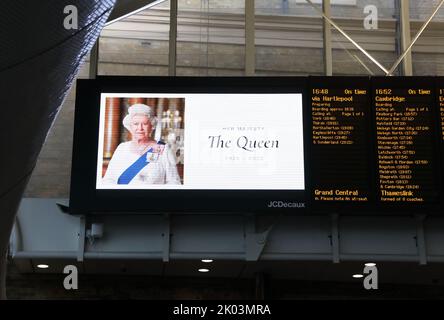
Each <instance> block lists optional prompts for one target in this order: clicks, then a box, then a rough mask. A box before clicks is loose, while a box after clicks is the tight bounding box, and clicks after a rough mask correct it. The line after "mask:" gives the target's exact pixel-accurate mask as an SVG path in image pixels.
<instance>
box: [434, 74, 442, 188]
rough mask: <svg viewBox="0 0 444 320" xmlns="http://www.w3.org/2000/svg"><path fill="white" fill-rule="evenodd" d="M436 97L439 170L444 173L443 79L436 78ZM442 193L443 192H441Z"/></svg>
mask: <svg viewBox="0 0 444 320" xmlns="http://www.w3.org/2000/svg"><path fill="white" fill-rule="evenodd" d="M436 97H437V106H438V120H439V128H440V130H439V140H440V142H441V157H440V161H441V164H442V166H441V168H442V170H443V171H444V78H438V79H437V82H436ZM442 183H443V185H444V172H443V176H442ZM443 193H444V192H443Z"/></svg>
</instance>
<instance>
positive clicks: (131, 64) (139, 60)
mask: <svg viewBox="0 0 444 320" xmlns="http://www.w3.org/2000/svg"><path fill="white" fill-rule="evenodd" d="M169 6H170V3H169V1H165V2H162V3H160V4H158V5H156V6H154V7H151V8H148V9H146V10H143V11H141V12H139V13H136V14H133V15H131V16H129V17H126V18H124V19H122V20H120V21H117V22H115V23H113V24H110V25H109V26H107V27H105V28H104V29H103V31H102V33H101V36H100V43H99V47H100V49H99V71H98V73H99V75H134V76H139V75H140V76H143V75H163V76H164V75H168V39H169V22H170V18H169V15H170V11H169Z"/></svg>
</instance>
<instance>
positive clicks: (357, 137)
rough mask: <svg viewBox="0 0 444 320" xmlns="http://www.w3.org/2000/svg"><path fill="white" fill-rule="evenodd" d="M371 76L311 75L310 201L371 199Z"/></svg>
mask: <svg viewBox="0 0 444 320" xmlns="http://www.w3.org/2000/svg"><path fill="white" fill-rule="evenodd" d="M368 80H369V79H368V78H353V79H350V78H342V79H338V78H330V79H329V78H325V77H323V78H316V77H313V78H311V79H310V97H309V100H310V101H309V107H310V110H309V113H310V114H311V126H312V127H311V131H312V135H311V146H310V147H311V155H312V159H313V161H312V162H311V168H310V170H311V176H312V199H314V201H315V202H318V203H322V202H324V203H331V202H337V203H340V202H344V203H350V202H356V203H357V202H368V201H369V198H370V189H371V186H370V182H371V173H370V170H369V165H370V161H372V160H371V159H372V152H371V149H370V148H369V131H370V128H369V115H370V105H369V102H370V92H369V81H368Z"/></svg>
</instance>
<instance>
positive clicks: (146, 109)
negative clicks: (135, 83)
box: [123, 103, 157, 132]
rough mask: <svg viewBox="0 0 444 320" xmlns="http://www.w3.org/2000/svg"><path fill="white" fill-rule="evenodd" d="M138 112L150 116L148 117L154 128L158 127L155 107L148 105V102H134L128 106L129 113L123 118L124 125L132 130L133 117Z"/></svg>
mask: <svg viewBox="0 0 444 320" xmlns="http://www.w3.org/2000/svg"><path fill="white" fill-rule="evenodd" d="M136 114H143V115H145V116H147V117H148V119H149V120H150V122H151V126H152V129H153V130H154V129H155V128H156V124H157V118H156V117H155V116H154V114H153V109H152V108H151V107H150V106H147V105H146V104H141V103H137V104H133V105H132V106H130V107H129V108H128V114H127V115H126V116H125V118H123V126H124V127H125V128H126V129H127V130H128V131H130V132H131V126H130V125H131V119H132V118H133V117H134V116H135V115H136Z"/></svg>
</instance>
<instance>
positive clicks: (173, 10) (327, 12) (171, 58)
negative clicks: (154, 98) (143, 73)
mask: <svg viewBox="0 0 444 320" xmlns="http://www.w3.org/2000/svg"><path fill="white" fill-rule="evenodd" d="M163 1H165V0H158V1H154V2H152V3H150V4H149V5H147V6H145V7H144V8H142V9H147V8H150V7H153V6H155V5H156V4H159V3H161V2H163ZM305 1H306V2H307V3H308V4H309V5H310V6H311V7H312V8H313V9H314V10H316V11H317V12H318V13H319V14H320V16H321V17H322V18H323V20H324V22H323V62H324V72H325V75H327V76H331V75H333V58H332V27H333V28H335V29H336V30H337V31H338V32H339V33H341V34H342V35H343V36H344V37H345V38H346V39H347V40H348V41H349V42H350V43H352V44H353V45H354V46H355V47H356V48H357V49H358V50H359V51H361V52H362V53H363V54H364V55H365V56H367V57H368V58H369V60H370V61H372V62H373V63H374V64H375V65H376V66H378V68H380V69H381V70H382V71H383V72H384V73H385V75H387V76H392V75H393V74H394V72H395V70H396V69H397V68H398V66H399V65H400V64H401V63H402V69H401V72H400V75H405V76H411V75H413V63H412V54H411V50H412V47H413V45H414V44H415V43H416V41H417V40H418V39H419V37H420V36H421V34H422V33H423V32H424V30H425V29H426V28H427V26H428V25H429V24H430V22H431V21H432V19H433V18H434V17H435V16H436V14H437V13H438V11H439V9H440V8H441V7H442V6H443V5H444V0H441V1H440V3H439V4H438V5H437V7H436V8H435V9H434V10H433V12H432V14H431V15H430V17H429V18H428V19H427V20H426V21H425V22H424V24H423V25H422V27H421V28H420V29H419V31H418V32H417V34H416V35H415V37H414V38H413V40H412V39H411V36H410V11H409V1H408V0H406V1H405V0H394V1H398V8H399V20H400V21H399V24H400V30H399V31H398V32H399V35H398V36H399V38H400V51H401V52H402V54H401V55H400V56H399V58H398V59H397V60H396V61H395V62H394V64H393V65H392V66H391V67H390V68H386V67H385V66H383V65H382V63H381V62H379V61H378V60H377V59H376V58H375V57H373V56H372V55H371V54H370V53H369V52H368V51H367V50H365V49H364V48H363V47H362V46H361V45H359V44H358V42H356V41H355V40H354V39H353V38H352V37H351V36H350V35H349V34H348V33H346V32H345V30H344V29H343V28H341V27H340V26H339V25H338V24H337V23H335V22H334V21H333V19H332V18H331V0H323V1H322V8H319V7H318V6H316V5H315V4H314V3H313V2H312V0H305ZM177 2H178V0H170V36H169V55H168V62H169V66H168V75H169V76H175V75H176V60H177V59H176V50H177V47H176V46H177V25H178V23H177V14H178V3H177ZM140 10H141V9H139V10H136V11H134V12H133V13H132V14H134V13H137V12H140ZM126 16H128V15H126ZM119 20H120V18H119V19H115V20H114V21H111V22H109V23H113V22H116V21H119ZM98 50H99V49H98V44H96V46H95V48H94V49H93V51H92V53H91V64H90V75H91V78H93V77H94V75H97V68H98V67H97V64H98ZM255 56H256V48H255V0H245V71H244V72H245V75H246V76H253V75H254V74H255V67H256V59H255ZM361 63H362V62H361ZM364 67H365V68H366V69H368V68H367V67H366V66H364Z"/></svg>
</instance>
